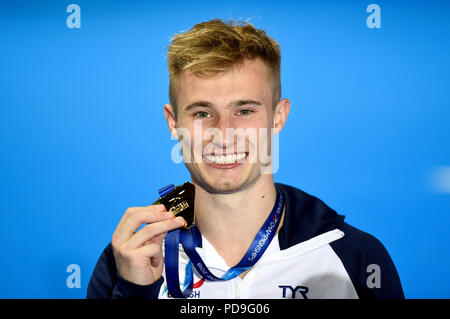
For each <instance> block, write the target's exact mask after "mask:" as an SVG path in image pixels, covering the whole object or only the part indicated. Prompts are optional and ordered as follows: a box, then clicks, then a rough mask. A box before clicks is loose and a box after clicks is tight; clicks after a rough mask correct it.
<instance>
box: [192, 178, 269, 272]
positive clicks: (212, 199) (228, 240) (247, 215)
mask: <svg viewBox="0 0 450 319" xmlns="http://www.w3.org/2000/svg"><path fill="white" fill-rule="evenodd" d="M264 177H266V178H262V177H261V178H260V179H259V180H258V181H257V182H255V183H254V184H252V185H250V186H248V187H247V188H245V189H243V190H240V191H238V192H235V193H232V194H212V193H208V192H206V191H205V190H203V189H202V188H200V187H196V188H195V192H196V194H195V214H196V223H197V227H198V228H199V230H200V232H201V233H202V235H203V236H205V238H206V239H208V241H209V242H210V243H211V244H212V245H213V246H214V248H215V249H216V250H217V251H218V253H219V254H220V255H221V256H222V257H223V258H224V259H225V261H226V262H227V264H229V265H230V266H233V265H234V264H236V263H237V262H239V260H240V259H241V258H242V256H243V255H244V254H245V252H246V251H247V249H248V247H249V246H250V244H251V242H252V241H253V239H254V238H255V236H256V234H257V232H258V231H259V229H260V228H261V226H262V225H263V223H264V222H265V220H266V219H267V216H268V215H269V214H270V212H271V211H272V209H273V206H274V205H275V201H276V189H275V185H274V182H273V177H272V175H266V176H264Z"/></svg>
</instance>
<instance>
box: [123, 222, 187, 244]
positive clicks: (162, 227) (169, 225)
mask: <svg viewBox="0 0 450 319" xmlns="http://www.w3.org/2000/svg"><path fill="white" fill-rule="evenodd" d="M185 223H186V221H185V220H184V218H183V217H176V218H174V219H169V220H164V221H160V222H156V223H152V224H148V225H147V226H144V227H143V228H142V229H141V230H139V231H138V232H137V233H136V234H134V235H133V236H132V237H131V238H130V239H129V240H128V242H127V244H126V245H127V246H128V248H129V249H136V248H138V247H140V246H143V244H144V243H145V242H147V241H149V240H152V239H154V238H155V237H156V236H158V235H161V234H163V233H167V232H169V231H171V230H174V229H177V228H180V227H182V226H184V225H185ZM161 243H162V241H161Z"/></svg>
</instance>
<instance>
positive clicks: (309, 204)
mask: <svg viewBox="0 0 450 319" xmlns="http://www.w3.org/2000/svg"><path fill="white" fill-rule="evenodd" d="M276 186H277V188H278V189H279V190H280V191H281V192H282V194H283V195H284V196H285V205H286V215H285V224H284V225H283V227H282V229H281V230H280V235H279V238H280V248H281V249H285V248H288V247H291V246H293V245H296V244H298V243H301V242H303V241H306V240H308V239H311V238H313V237H315V236H318V235H320V234H323V233H325V232H327V231H330V230H333V229H340V230H341V231H342V232H343V233H344V236H343V237H342V238H341V239H339V240H336V241H334V242H332V243H330V246H331V248H332V249H333V251H334V252H335V253H336V255H337V256H338V257H339V259H340V260H341V262H342V264H343V266H344V267H345V269H346V271H347V273H348V275H349V277H350V279H351V280H352V282H353V285H354V286H355V289H356V291H357V293H358V295H359V296H360V298H365V297H367V298H403V291H402V287H401V284H400V279H399V276H398V273H397V270H396V268H395V266H394V263H393V262H392V259H391V257H390V256H389V253H388V252H387V250H386V248H385V247H384V245H383V244H382V243H381V242H380V241H379V240H378V239H377V238H376V237H375V236H373V235H371V234H369V233H367V232H364V231H362V230H360V229H358V228H356V227H353V226H352V225H350V224H348V223H347V222H345V221H344V219H345V216H344V215H340V214H338V213H337V212H336V211H335V210H334V209H332V208H330V207H329V206H328V205H327V204H325V203H324V202H323V201H322V200H320V199H319V198H317V197H315V196H313V195H310V194H308V193H306V192H304V191H302V190H300V189H298V188H295V187H292V186H289V185H285V184H280V183H276ZM371 275H373V276H371ZM378 275H380V276H379V277H377V276H378ZM378 279H380V281H378Z"/></svg>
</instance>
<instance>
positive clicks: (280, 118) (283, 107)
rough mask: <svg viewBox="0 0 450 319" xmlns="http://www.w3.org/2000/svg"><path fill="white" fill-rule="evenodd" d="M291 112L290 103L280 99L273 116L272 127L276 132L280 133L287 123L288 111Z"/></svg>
mask: <svg viewBox="0 0 450 319" xmlns="http://www.w3.org/2000/svg"><path fill="white" fill-rule="evenodd" d="M290 110H291V102H289V100H288V99H282V100H281V101H280V102H278V104H277V107H276V108H275V111H274V114H273V127H274V128H275V131H276V132H280V131H281V130H282V129H283V127H284V124H285V123H286V121H287V117H288V115H289V111H290Z"/></svg>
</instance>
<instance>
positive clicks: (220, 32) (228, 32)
mask: <svg viewBox="0 0 450 319" xmlns="http://www.w3.org/2000/svg"><path fill="white" fill-rule="evenodd" d="M255 58H260V59H261V60H262V61H263V63H264V64H265V65H266V67H267V69H268V72H269V75H270V77H271V80H272V86H273V100H272V103H273V107H274V108H275V107H276V105H277V104H278V102H279V100H280V98H281V79H280V64H281V53H280V45H279V44H278V43H277V42H276V41H275V40H273V39H271V38H269V37H268V36H267V34H266V33H265V31H263V30H258V29H256V28H255V27H254V26H253V25H252V24H250V23H249V22H247V21H243V22H238V21H236V20H234V19H232V20H231V21H229V22H224V21H222V20H221V19H214V20H210V21H207V22H202V23H199V24H196V25H195V26H194V27H193V28H192V29H190V30H189V31H186V32H184V33H179V34H175V35H174V36H173V37H172V38H171V44H170V45H169V46H168V52H167V64H168V69H169V99H170V103H171V105H172V106H173V107H174V108H175V111H176V108H177V101H176V84H177V78H178V75H179V74H180V73H181V71H183V70H190V71H191V72H192V73H193V74H195V75H196V76H199V77H211V76H215V75H218V74H222V73H224V72H226V71H228V70H229V69H231V68H232V67H233V66H235V65H238V64H240V63H242V62H244V60H246V59H250V60H252V59H255Z"/></svg>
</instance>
